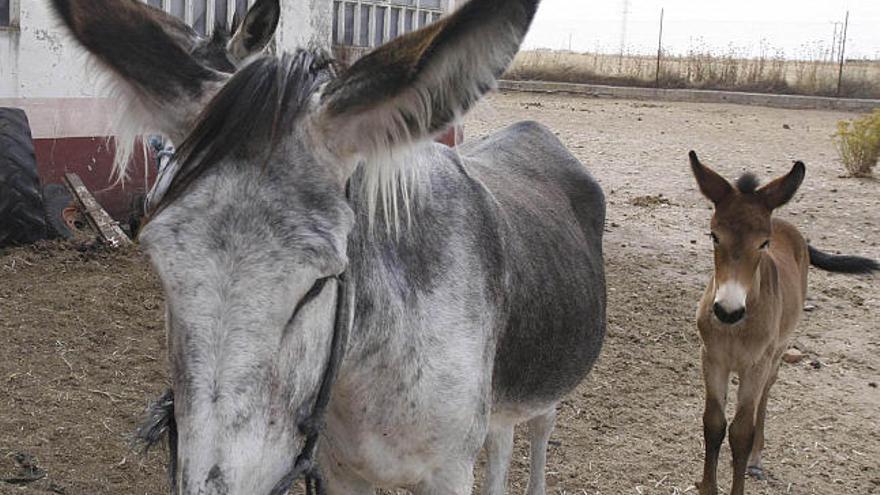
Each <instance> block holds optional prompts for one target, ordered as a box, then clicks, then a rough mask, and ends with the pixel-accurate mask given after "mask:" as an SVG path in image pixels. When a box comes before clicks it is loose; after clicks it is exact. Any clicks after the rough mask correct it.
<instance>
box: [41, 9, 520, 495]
mask: <svg viewBox="0 0 880 495" xmlns="http://www.w3.org/2000/svg"><path fill="white" fill-rule="evenodd" d="M53 3H54V5H55V8H56V10H57V11H58V13H59V14H60V16H61V18H62V19H63V20H64V21H65V23H66V24H67V25H68V27H69V28H70V30H71V31H72V32H73V34H74V35H75V37H76V38H77V39H78V40H80V42H81V43H82V44H83V45H84V46H85V47H86V48H87V49H88V50H89V51H90V52H92V53H93V54H94V55H95V56H97V58H98V59H99V60H100V61H101V62H102V63H103V65H104V66H106V67H107V68H108V69H109V70H110V71H111V73H112V74H113V75H115V76H116V78H117V79H118V80H119V81H120V84H122V85H124V86H125V87H126V88H128V91H126V92H125V94H127V95H129V97H131V98H136V99H138V100H140V101H142V102H143V104H144V105H146V106H147V107H148V108H150V109H151V110H152V114H151V115H155V116H156V119H157V123H158V124H160V129H162V130H163V131H164V132H165V133H166V134H169V135H171V136H172V137H173V139H175V141H176V142H177V143H178V144H179V146H178V153H177V157H176V163H174V164H173V165H172V166H169V167H168V169H166V170H170V171H172V172H169V174H173V175H171V176H168V177H166V179H167V180H166V181H164V182H163V184H162V190H160V191H159V194H158V196H157V198H156V201H157V204H156V210H155V211H154V213H153V215H152V219H151V220H150V222H149V223H148V224H147V226H146V227H145V229H144V230H143V232H142V233H141V240H142V245H143V247H144V249H145V250H146V252H147V253H148V255H149V256H150V259H151V261H152V263H153V265H154V267H155V269H156V271H157V272H158V274H159V277H160V278H161V281H162V284H163V287H164V290H165V294H166V305H167V331H168V344H169V356H170V363H171V376H172V386H173V388H174V397H175V404H174V415H175V418H176V421H177V431H178V439H179V441H178V449H177V461H178V469H177V477H176V478H177V479H176V480H174V483H175V486H176V488H175V490H177V491H178V492H179V493H182V494H195V493H205V494H224V495H225V494H230V495H231V494H248V495H250V494H256V495H260V494H268V493H270V491H271V490H272V487H273V486H274V485H275V484H276V482H278V480H279V479H281V478H282V477H284V475H285V473H287V472H288V471H289V470H290V468H291V465H292V463H293V460H294V458H295V457H296V454H297V452H299V451H300V449H301V447H302V443H303V438H302V434H301V433H300V431H299V428H298V427H299V426H300V422H301V421H302V420H303V419H304V416H306V415H307V414H308V413H309V411H310V410H311V407H312V404H313V402H314V400H315V394H316V391H317V390H318V387H319V381H320V379H321V376H322V373H323V371H324V369H325V365H326V363H327V361H328V355H329V352H330V351H329V348H330V341H331V336H332V328H333V324H334V316H335V315H334V313H335V300H336V298H337V297H338V294H337V292H338V287H337V283H336V282H335V279H334V278H333V277H334V276H335V275H337V274H339V273H341V272H343V271H344V270H345V268H346V265H347V257H346V247H347V237H348V235H349V233H350V231H351V229H352V228H353V224H354V215H353V212H352V210H351V209H350V207H349V205H348V203H347V201H346V194H345V191H346V184H347V182H348V180H349V178H350V177H351V176H352V175H353V174H354V172H355V170H356V168H358V167H359V166H360V167H361V168H362V175H363V179H364V180H363V182H364V183H366V184H377V185H381V184H383V179H382V177H386V176H387V175H388V174H386V173H384V172H382V173H380V172H381V165H382V163H385V158H387V157H388V156H389V155H392V154H397V151H399V150H400V148H402V147H407V148H409V149H412V148H414V147H418V146H417V143H422V142H425V143H427V142H429V141H430V140H431V138H432V137H434V136H435V135H436V134H438V133H440V132H442V131H444V130H445V128H446V127H447V126H448V125H449V124H450V123H452V122H453V120H454V119H456V118H457V117H458V116H460V115H462V114H463V113H464V112H465V111H467V110H468V109H469V108H470V107H471V106H472V105H473V104H474V103H475V102H476V101H477V100H478V99H479V97H480V96H481V95H483V94H484V93H485V92H486V91H487V90H489V89H490V88H491V87H492V86H493V84H494V82H495V78H496V77H497V76H498V75H500V74H501V73H502V72H503V71H504V69H505V68H506V66H507V65H508V63H509V62H510V60H511V59H512V57H513V56H514V54H515V53H516V51H517V50H518V47H519V44H520V42H521V40H522V38H523V36H524V35H525V32H526V30H527V29H528V26H529V24H530V22H531V19H532V17H533V16H534V13H535V10H536V8H537V0H471V1H470V2H468V3H467V4H465V5H464V6H463V7H462V8H461V9H459V10H458V11H457V12H455V13H454V14H452V15H450V16H447V17H445V18H444V19H442V20H440V21H439V22H437V23H435V24H433V25H431V26H428V27H426V28H424V29H422V30H420V31H417V32H414V33H411V34H408V35H405V36H402V37H400V38H397V39H395V40H393V41H391V42H390V43H388V44H386V45H385V46H383V47H380V48H378V49H377V50H375V51H373V52H372V53H371V54H369V55H367V56H366V57H364V58H362V59H361V60H360V61H358V62H357V63H355V64H354V65H353V66H351V67H350V68H349V69H347V70H346V71H345V72H344V73H342V74H341V75H337V74H336V72H335V70H334V66H333V64H331V63H330V60H329V58H328V57H327V56H325V55H324V54H323V53H322V52H320V51H317V50H298V51H295V52H294V53H291V54H286V55H283V56H281V57H279V58H269V57H263V58H257V59H256V60H251V61H249V63H246V64H239V63H237V61H240V60H242V59H247V58H250V55H249V54H252V53H253V52H254V51H256V50H259V49H260V48H261V47H262V46H263V45H265V42H264V40H266V39H268V37H269V36H270V34H271V30H272V28H273V27H274V25H275V22H276V21H277V19H274V20H273V18H272V16H275V17H277V6H278V0H274V1H270V0H257V2H256V5H255V6H254V8H253V9H252V11H251V13H249V14H248V18H250V19H251V20H253V21H254V22H248V20H245V21H244V22H243V27H242V28H241V30H244V31H241V30H239V32H238V33H236V34H235V36H233V37H232V42H231V44H230V49H229V50H227V61H228V62H229V64H231V65H232V66H233V67H234V70H233V71H232V72H228V71H227V70H225V69H224V67H221V66H220V65H219V64H216V63H212V62H211V60H209V59H208V58H206V57H202V56H200V55H199V53H197V49H196V45H195V43H194V41H193V39H194V38H193V37H192V36H193V35H192V33H191V32H190V31H189V30H188V29H186V28H184V27H183V26H181V25H180V24H179V23H178V22H177V21H175V20H173V19H171V18H170V17H168V16H166V15H164V14H161V13H159V12H157V11H154V10H152V9H150V8H149V7H146V6H145V5H143V4H142V3H140V2H138V1H136V0H53ZM270 7H271V8H270ZM267 13H273V14H272V16H268V14H267ZM267 16H268V17H267ZM267 18H268V20H266V19H267ZM261 19H262V20H261ZM228 68H229V65H226V69H228ZM426 152H427V151H426ZM383 157H385V158H383ZM359 176H361V174H359ZM371 176H378V177H380V179H379V180H372V181H371V180H370V177H371ZM390 180H392V181H394V180H396V178H394V177H392V178H391V179H390ZM392 194H393V193H392ZM368 197H369V196H368Z"/></svg>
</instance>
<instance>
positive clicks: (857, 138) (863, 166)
mask: <svg viewBox="0 0 880 495" xmlns="http://www.w3.org/2000/svg"><path fill="white" fill-rule="evenodd" d="M834 144H835V145H836V146H837V153H838V155H839V156H840V161H841V162H843V166H844V168H846V171H847V172H849V174H850V175H851V176H853V177H868V176H870V175H871V173H872V169H873V168H874V167H875V166H876V165H877V160H878V158H880V108H878V109H876V110H874V112H873V113H870V114H868V115H865V116H864V117H862V118H860V119H856V120H853V121H848V120H842V121H840V122H838V123H837V132H836V133H835V134H834Z"/></svg>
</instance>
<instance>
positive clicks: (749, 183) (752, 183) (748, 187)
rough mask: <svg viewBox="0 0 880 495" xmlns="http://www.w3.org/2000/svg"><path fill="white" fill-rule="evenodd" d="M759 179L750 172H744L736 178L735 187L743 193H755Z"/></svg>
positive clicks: (759, 182) (759, 183)
mask: <svg viewBox="0 0 880 495" xmlns="http://www.w3.org/2000/svg"><path fill="white" fill-rule="evenodd" d="M760 185H761V181H759V180H758V178H757V177H756V176H755V174H752V173H745V174H743V175H741V176H740V178H739V179H737V180H736V189H737V190H738V191H739V192H741V193H743V194H755V191H757V190H758V186H760Z"/></svg>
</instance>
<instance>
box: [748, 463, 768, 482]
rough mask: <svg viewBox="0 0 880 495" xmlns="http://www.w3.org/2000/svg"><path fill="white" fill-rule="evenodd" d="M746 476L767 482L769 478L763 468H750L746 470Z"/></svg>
mask: <svg viewBox="0 0 880 495" xmlns="http://www.w3.org/2000/svg"><path fill="white" fill-rule="evenodd" d="M746 474H747V475H749V476H751V477H752V478H755V479H756V480H760V481H767V476H766V475H765V474H764V468H762V467H761V466H749V468H748V469H747V470H746Z"/></svg>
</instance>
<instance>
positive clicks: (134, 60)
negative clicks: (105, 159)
mask: <svg viewBox="0 0 880 495" xmlns="http://www.w3.org/2000/svg"><path fill="white" fill-rule="evenodd" d="M52 6H53V8H54V10H55V12H56V14H57V15H58V17H59V18H60V19H61V20H62V21H63V23H64V24H65V25H66V26H67V28H68V29H69V30H70V32H71V34H73V36H74V38H76V40H77V41H78V42H79V43H80V44H82V46H83V47H85V48H86V49H87V50H88V51H89V52H91V53H92V54H93V55H95V56H96V57H97V58H98V60H100V61H101V62H102V63H103V64H104V65H105V66H106V67H108V68H109V69H110V70H111V71H112V73H113V74H114V75H115V76H116V79H117V80H119V81H120V82H121V84H122V86H124V87H125V88H127V89H128V90H130V91H125V92H124V94H126V95H128V96H129V97H130V98H131V99H132V100H135V101H137V102H139V103H143V104H144V105H146V106H147V108H145V110H146V111H147V113H149V114H151V115H153V118H157V119H158V118H160V117H159V116H160V115H161V119H162V122H157V123H150V124H155V126H156V127H157V130H160V131H162V132H166V133H168V134H173V133H175V132H179V131H180V129H177V128H175V127H178V126H180V125H181V122H185V121H186V120H187V119H188V118H191V117H192V115H185V114H187V113H188V112H187V109H188V108H190V107H192V103H193V102H194V101H196V100H198V99H199V98H200V97H201V96H203V95H204V94H205V92H206V89H207V87H208V86H209V85H211V84H213V83H215V82H217V81H218V80H220V79H221V78H222V77H221V76H220V75H219V74H217V73H216V72H214V71H212V70H211V69H209V68H207V67H206V66H204V65H203V64H201V63H199V62H198V61H197V60H196V59H194V58H193V57H192V56H191V55H190V51H191V50H192V48H193V46H194V44H195V42H196V41H197V40H198V37H197V35H196V33H195V32H194V31H193V30H192V29H191V28H189V27H188V26H186V25H185V24H184V23H183V22H181V21H179V20H178V19H176V18H174V17H172V16H170V15H168V14H166V13H164V12H162V11H161V10H158V9H154V8H152V7H149V6H147V5H145V4H143V3H141V2H139V1H137V0H52Z"/></svg>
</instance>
